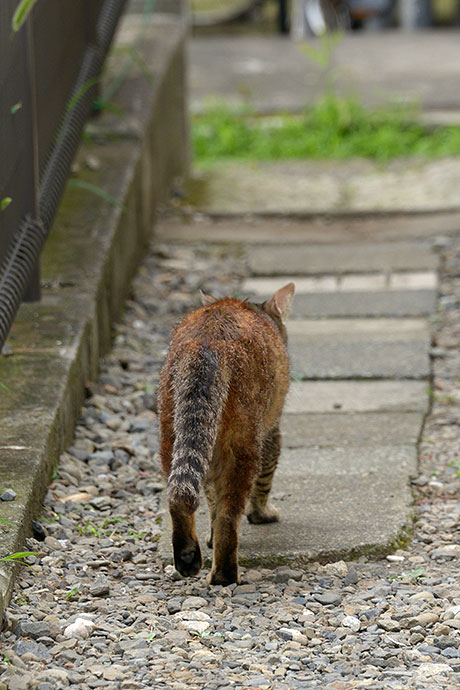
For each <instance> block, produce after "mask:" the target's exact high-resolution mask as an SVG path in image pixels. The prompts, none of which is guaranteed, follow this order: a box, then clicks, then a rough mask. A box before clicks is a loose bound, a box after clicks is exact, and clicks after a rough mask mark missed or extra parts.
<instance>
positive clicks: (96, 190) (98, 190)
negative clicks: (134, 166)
mask: <svg viewBox="0 0 460 690" xmlns="http://www.w3.org/2000/svg"><path fill="white" fill-rule="evenodd" d="M68 184H69V185H70V186H71V187H80V188H81V189H86V190H88V192H91V193H92V194H95V195H96V196H98V197H100V198H101V199H104V201H107V202H108V203H109V204H112V206H118V208H121V209H123V211H126V206H124V205H123V204H122V203H120V202H119V201H117V200H116V199H115V197H113V196H112V195H111V194H109V193H108V192H106V191H105V190H104V189H102V187H98V186H97V185H95V184H92V183H91V182H87V181H86V180H77V179H74V178H71V179H70V180H69V181H68Z"/></svg>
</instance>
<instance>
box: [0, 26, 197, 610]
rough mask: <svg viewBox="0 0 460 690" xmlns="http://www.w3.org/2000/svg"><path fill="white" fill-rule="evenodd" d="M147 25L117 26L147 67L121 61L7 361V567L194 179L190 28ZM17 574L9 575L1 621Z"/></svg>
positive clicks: (0, 584)
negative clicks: (152, 241)
mask: <svg viewBox="0 0 460 690" xmlns="http://www.w3.org/2000/svg"><path fill="white" fill-rule="evenodd" d="M145 22H146V20H145V17H141V16H139V15H137V16H134V15H128V16H127V17H126V18H125V19H124V20H123V22H122V25H121V27H120V30H119V32H118V34H117V39H116V43H117V44H118V46H122V47H123V46H127V45H128V46H133V45H134V46H135V50H136V52H137V53H138V55H140V56H141V58H142V64H143V68H142V69H141V68H140V67H139V66H137V65H138V64H139V62H140V61H139V60H137V61H136V60H131V63H132V64H131V63H130V62H129V58H128V64H127V65H126V64H125V63H124V61H126V59H127V58H126V55H127V54H128V53H127V51H123V50H119V51H115V52H114V57H113V58H112V61H111V64H110V63H109V68H108V72H107V81H108V82H109V85H110V84H113V83H117V84H118V87H119V88H118V90H117V93H116V94H115V96H114V97H113V101H114V105H116V106H117V108H119V109H120V113H119V115H118V116H115V115H114V114H111V113H110V112H106V113H105V114H102V115H101V116H100V117H99V118H98V119H97V120H96V121H94V122H93V123H91V125H90V126H89V128H88V130H89V132H90V141H89V142H88V143H85V144H84V145H83V146H82V147H81V150H80V152H79V155H78V167H79V172H78V173H77V175H76V181H71V183H70V184H69V186H68V188H67V191H66V193H65V195H64V198H63V201H62V204H61V207H60V210H59V213H58V215H57V217H56V220H55V223H54V225H53V228H52V231H51V234H50V237H49V240H48V242H47V244H46V247H45V250H44V253H43V256H42V277H43V296H42V300H41V302H40V303H36V304H27V305H23V306H22V307H21V309H20V312H19V315H18V318H17V321H16V323H15V325H14V326H13V329H12V331H11V334H10V338H9V341H8V347H7V352H8V351H9V356H3V357H1V358H0V382H1V390H0V421H1V427H2V435H1V439H0V469H1V480H0V493H1V492H2V491H4V490H5V489H6V488H11V489H13V490H14V491H15V492H16V494H17V495H16V498H15V500H14V501H11V502H0V519H2V520H6V521H8V522H9V523H11V524H5V523H1V524H0V535H1V542H0V556H4V555H7V554H9V553H13V552H15V551H18V550H22V545H23V541H24V538H25V536H26V535H27V534H28V533H29V531H30V523H31V519H32V518H33V517H34V516H36V515H38V514H39V511H40V508H41V504H42V500H43V497H44V495H45V492H46V489H47V485H48V482H49V480H50V477H51V475H52V472H53V469H54V468H55V466H56V463H57V458H58V457H59V454H60V452H61V451H62V450H63V449H64V448H65V447H66V445H67V444H68V443H69V442H70V440H71V438H72V436H73V430H74V425H75V421H76V419H77V417H78V415H79V410H80V407H81V404H82V402H83V399H84V387H85V382H87V381H88V380H90V379H91V378H92V377H94V376H95V375H96V373H97V370H98V362H99V358H100V356H101V354H103V353H104V352H105V351H106V350H107V349H108V348H109V346H110V339H111V323H112V322H113V320H114V319H115V318H116V317H117V316H118V315H119V313H120V311H121V309H122V307H123V303H124V300H125V297H126V293H127V289H128V286H129V282H130V279H131V278H132V276H133V273H134V271H135V269H136V267H137V265H138V262H139V259H140V257H141V256H142V253H143V250H144V249H145V247H146V245H147V243H148V241H149V238H150V235H151V232H152V228H153V223H154V218H155V210H156V207H157V205H158V203H159V202H160V201H161V200H162V199H164V198H165V197H166V195H167V192H168V189H169V187H170V185H171V183H172V180H173V179H174V177H176V176H182V175H184V174H186V171H187V166H188V133H187V120H186V107H185V92H186V91H185V55H184V44H185V26H184V24H183V22H182V20H181V18H180V17H174V16H171V15H169V16H166V15H163V16H160V15H154V16H153V18H152V19H151V21H150V23H149V25H148V26H146V24H145ZM136 63H137V64H136ZM120 74H122V75H124V78H123V79H122V80H120V78H119V75H120ZM116 80H118V81H116ZM119 82H120V83H119ZM77 185H78V186H77ZM84 185H86V188H85V186H84ZM89 186H90V187H91V189H89ZM96 188H97V189H96ZM91 190H92V191H91ZM95 191H97V192H98V193H97V194H96V193H95ZM12 575H13V569H12V568H11V567H9V566H8V565H2V568H1V569H0V613H1V610H2V609H3V607H4V606H5V605H6V602H7V601H8V599H9V596H10V594H11V587H12Z"/></svg>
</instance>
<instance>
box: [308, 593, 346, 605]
mask: <svg viewBox="0 0 460 690" xmlns="http://www.w3.org/2000/svg"><path fill="white" fill-rule="evenodd" d="M313 598H314V600H315V601H317V602H319V603H320V604H322V605H323V606H336V605H337V604H340V602H341V600H342V599H341V596H340V594H338V593H337V592H324V593H323V594H314V595H313Z"/></svg>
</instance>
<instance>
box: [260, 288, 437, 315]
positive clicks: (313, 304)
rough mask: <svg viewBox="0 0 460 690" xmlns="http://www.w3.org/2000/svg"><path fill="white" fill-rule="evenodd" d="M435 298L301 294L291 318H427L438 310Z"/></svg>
mask: <svg viewBox="0 0 460 690" xmlns="http://www.w3.org/2000/svg"><path fill="white" fill-rule="evenodd" d="M280 285H282V283H281V284H280ZM262 297H263V296H262ZM267 297H268V295H267ZM436 297H437V292H436V290H382V291H375V292H329V293H327V292H325V293H316V294H315V293H312V294H309V295H307V294H305V295H302V294H300V295H299V294H298V295H296V297H295V299H294V302H293V307H292V316H293V317H299V318H300V317H305V318H308V317H310V318H323V317H330V316H333V317H334V316H335V317H358V316H359V317H371V316H372V317H375V316H378V317H381V316H386V317H401V316H426V315H428V314H432V313H433V312H434V310H435V309H436Z"/></svg>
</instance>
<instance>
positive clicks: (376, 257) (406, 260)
mask: <svg viewBox="0 0 460 690" xmlns="http://www.w3.org/2000/svg"><path fill="white" fill-rule="evenodd" d="M248 262H249V268H250V270H251V273H253V274H254V275H256V276H270V275H272V276H273V275H283V274H284V275H286V274H291V275H315V274H324V273H342V272H353V273H357V272H360V271H363V272H366V273H370V272H372V271H384V272H385V271H392V272H393V271H417V270H422V269H431V270H435V269H436V268H437V266H438V263H439V260H438V257H437V255H436V254H434V253H433V252H432V251H431V249H430V248H429V247H427V246H426V245H423V244H420V243H419V242H380V243H378V242H376V243H375V244H334V245H316V246H315V245H313V246H312V245H305V244H302V245H290V246H285V245H283V246H268V247H264V246H260V247H251V248H250V249H249V251H248Z"/></svg>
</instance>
